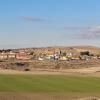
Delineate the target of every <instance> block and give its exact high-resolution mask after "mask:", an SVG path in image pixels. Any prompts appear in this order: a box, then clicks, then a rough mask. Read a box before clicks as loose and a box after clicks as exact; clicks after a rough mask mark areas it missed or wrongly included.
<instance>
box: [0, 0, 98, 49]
mask: <svg viewBox="0 0 100 100" xmlns="http://www.w3.org/2000/svg"><path fill="white" fill-rule="evenodd" d="M75 45H77V46H78V45H91V46H98V47H100V0H0V48H1V49H5V48H23V47H46V46H75Z"/></svg>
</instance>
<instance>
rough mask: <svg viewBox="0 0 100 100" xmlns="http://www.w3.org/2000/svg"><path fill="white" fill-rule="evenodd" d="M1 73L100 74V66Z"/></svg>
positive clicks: (0, 70) (4, 72) (6, 72)
mask: <svg viewBox="0 0 100 100" xmlns="http://www.w3.org/2000/svg"><path fill="white" fill-rule="evenodd" d="M0 74H37V75H38V74H44V75H45V74H48V75H57V74H58V75H91V76H100V67H91V68H80V69H66V70H54V69H33V70H32V71H18V70H10V69H7V70H4V69H0Z"/></svg>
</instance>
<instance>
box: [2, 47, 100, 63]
mask: <svg viewBox="0 0 100 100" xmlns="http://www.w3.org/2000/svg"><path fill="white" fill-rule="evenodd" d="M9 59H18V60H39V61H43V60H51V61H53V60H61V61H69V60H90V59H100V55H95V54H92V53H90V52H89V51H83V52H76V51H75V52H74V51H73V50H67V51H64V50H59V49H58V50H48V49H46V50H44V49H43V50H42V49H41V50H39V49H35V50H34V51H28V50H24V49H23V50H17V51H14V50H0V60H9Z"/></svg>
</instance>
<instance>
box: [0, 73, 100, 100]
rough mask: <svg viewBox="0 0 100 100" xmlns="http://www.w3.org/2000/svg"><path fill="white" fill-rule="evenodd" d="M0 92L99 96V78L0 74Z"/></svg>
mask: <svg viewBox="0 0 100 100" xmlns="http://www.w3.org/2000/svg"><path fill="white" fill-rule="evenodd" d="M0 92H1V93H2V92H3V93H8V92H12V93H19V92H20V93H33V94H34V93H37V94H41V93H42V94H43V93H44V94H45V93H46V94H52V93H55V94H64V95H67V96H69V97H70V96H71V95H73V96H77V95H80V96H81V95H82V96H86V95H89V96H91V95H94V96H95V95H98V96H99V95H100V78H97V77H74V76H64V75H0ZM0 100H1V99H0ZM16 100H17V99H16ZM30 100H31V99H30ZM38 100H40V99H38ZM41 100H42V99H41ZM55 100H58V99H55ZM59 100H61V99H59ZM64 100H67V99H64Z"/></svg>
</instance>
